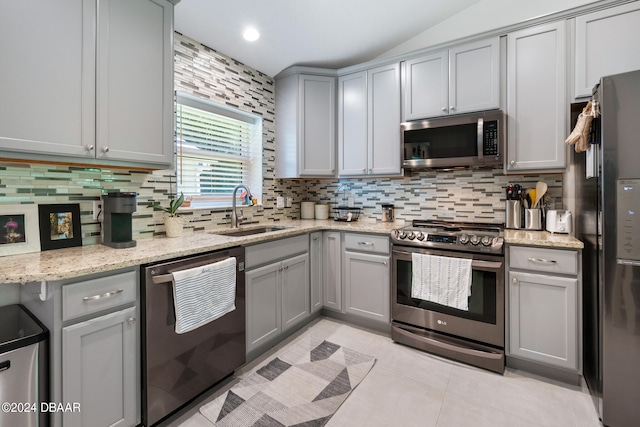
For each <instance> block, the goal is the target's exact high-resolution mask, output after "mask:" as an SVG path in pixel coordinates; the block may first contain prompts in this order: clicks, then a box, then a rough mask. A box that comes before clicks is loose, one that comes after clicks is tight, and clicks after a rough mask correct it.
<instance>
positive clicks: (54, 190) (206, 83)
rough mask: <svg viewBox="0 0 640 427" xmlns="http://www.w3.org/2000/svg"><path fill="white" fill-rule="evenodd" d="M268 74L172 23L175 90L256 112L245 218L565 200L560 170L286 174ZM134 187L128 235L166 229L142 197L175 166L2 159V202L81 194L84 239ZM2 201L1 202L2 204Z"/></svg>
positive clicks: (429, 214) (490, 211) (200, 217)
mask: <svg viewBox="0 0 640 427" xmlns="http://www.w3.org/2000/svg"><path fill="white" fill-rule="evenodd" d="M274 85H275V82H274V79H273V78H271V77H269V76H266V75H265V74H263V73H260V72H259V71H257V70H254V69H252V68H250V67H247V66H245V65H244V64H241V63H239V62H237V61H235V60H233V59H231V58H229V57H227V56H225V55H222V54H220V53H218V52H216V51H214V50H213V49H210V48H208V47H207V46H204V45H202V44H200V43H198V42H196V41H194V40H191V39H189V38H187V37H184V36H182V35H181V34H178V33H176V35H175V87H176V90H180V91H184V92H188V93H191V94H194V95H197V96H201V97H205V98H209V99H212V100H214V101H216V102H220V103H225V104H227V105H232V106H235V107H237V108H240V109H242V110H245V111H249V112H252V113H255V114H259V115H261V116H262V117H263V159H262V161H263V194H262V200H260V202H261V205H260V206H257V207H252V208H248V209H245V210H244V213H245V216H250V217H252V222H262V221H277V220H280V219H288V218H293V219H297V218H300V202H301V201H302V200H312V201H316V202H322V203H328V204H330V205H331V206H343V205H346V204H347V200H348V198H350V197H351V198H353V200H354V202H355V206H356V207H360V208H362V213H361V218H363V220H377V221H379V220H381V215H382V213H381V212H382V211H381V206H382V204H387V203H392V204H394V205H395V216H396V218H397V219H403V220H407V221H410V220H412V219H417V218H437V219H447V220H458V221H482V222H504V220H505V208H504V205H505V190H504V188H505V187H506V185H507V184H508V183H519V184H521V185H523V186H525V187H535V183H536V181H538V180H542V181H544V182H546V183H547V184H548V186H549V194H550V207H551V208H554V207H555V208H561V207H562V175H561V174H552V175H543V176H537V175H536V176H505V175H503V174H502V170H501V169H486V170H468V171H453V172H442V171H437V172H436V171H424V172H414V173H413V174H411V176H407V177H400V178H375V179H373V178H361V179H329V180H325V179H323V180H283V179H276V178H275V177H274V176H275V175H274V168H275V155H276V153H275V148H274V146H275V145H274V139H275V138H276V135H275V126H274V121H275V100H274V91H275V87H274ZM110 190H120V191H131V192H137V193H138V209H137V212H136V213H135V214H134V215H133V238H134V239H140V238H146V237H152V236H154V235H162V234H164V223H163V213H162V212H154V211H152V210H151V209H148V208H147V206H148V205H149V204H150V203H152V202H157V201H159V202H160V203H162V204H163V205H168V201H169V198H170V195H172V194H175V172H174V171H171V170H164V171H154V172H142V171H130V170H124V169H122V170H121V169H110V168H96V167H86V168H85V167H75V166H63V165H45V164H24V163H7V162H0V204H14V203H37V204H50V203H79V204H80V211H81V223H82V234H83V244H84V245H90V244H97V243H99V242H100V223H99V222H98V221H96V220H94V219H93V218H92V215H91V213H92V207H93V201H96V200H100V197H101V194H102V193H103V192H104V191H110ZM278 196H288V197H291V198H292V199H293V204H292V207H290V208H284V209H278V208H276V197H278ZM0 209H1V208H0ZM229 215H230V209H229V208H228V209H192V210H186V211H185V212H184V213H183V216H185V218H186V219H187V220H188V221H189V223H188V225H187V228H188V231H187V232H202V231H206V230H208V229H210V228H212V227H217V226H220V225H228V224H229Z"/></svg>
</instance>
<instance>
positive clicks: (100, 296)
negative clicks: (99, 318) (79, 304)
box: [82, 289, 124, 302]
mask: <svg viewBox="0 0 640 427" xmlns="http://www.w3.org/2000/svg"><path fill="white" fill-rule="evenodd" d="M122 292H124V289H116V290H114V291H109V292H105V293H104V294H98V295H92V296H90V297H84V298H82V301H85V302H87V301H96V300H100V299H106V298H111V297H113V296H116V295H118V294H120V293H122Z"/></svg>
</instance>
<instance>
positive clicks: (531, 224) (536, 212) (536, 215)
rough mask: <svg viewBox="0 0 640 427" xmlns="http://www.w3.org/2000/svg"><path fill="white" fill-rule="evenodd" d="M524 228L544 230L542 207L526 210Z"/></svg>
mask: <svg viewBox="0 0 640 427" xmlns="http://www.w3.org/2000/svg"><path fill="white" fill-rule="evenodd" d="M524 228H525V229H527V230H542V209H525V210H524Z"/></svg>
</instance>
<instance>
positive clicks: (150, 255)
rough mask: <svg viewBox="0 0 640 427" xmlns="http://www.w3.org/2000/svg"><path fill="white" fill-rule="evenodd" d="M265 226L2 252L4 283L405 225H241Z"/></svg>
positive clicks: (563, 240) (544, 235)
mask: <svg viewBox="0 0 640 427" xmlns="http://www.w3.org/2000/svg"><path fill="white" fill-rule="evenodd" d="M264 225H277V226H281V227H287V228H285V229H283V230H277V231H273V232H269V233H263V234H254V235H250V236H243V237H230V236H225V235H221V234H213V233H215V232H218V231H220V232H225V231H229V228H228V227H224V228H219V229H216V230H211V231H209V232H206V233H193V234H185V235H184V236H182V237H176V238H167V237H158V238H152V239H140V240H138V241H137V245H136V246H135V247H133V248H127V249H114V248H110V247H107V246H103V245H90V246H82V247H77V248H68V249H57V250H52V251H44V252H37V253H31V254H22V255H11V256H5V257H2V266H1V267H0V284H2V283H29V282H40V281H43V280H47V281H54V280H64V279H71V278H74V277H79V276H86V275H89V274H94V273H101V272H106V271H111V270H117V269H120V268H126V267H133V266H136V265H141V264H147V263H152V262H158V261H163V260H167V259H171V258H178V257H183V256H187V255H193V254H198V253H202V252H208V251H214V250H219V249H224V248H229V247H232V246H240V245H250V244H256V243H261V242H265V241H268V240H273V239H280V238H284V237H291V236H295V235H299V234H304V233H309V232H312V231H322V230H334V231H352V232H362V233H374V234H385V235H388V234H389V233H390V232H391V230H392V229H394V228H399V227H403V226H404V225H405V224H404V223H403V222H391V223H382V222H373V221H357V222H337V221H333V220H298V221H278V222H277V223H269V224H248V225H246V226H241V227H240V228H242V229H250V228H255V227H260V226H264ZM505 242H506V243H508V244H518V245H535V246H546V247H553V248H577V249H580V248H582V247H583V244H582V242H580V241H579V240H577V239H576V238H574V237H572V236H567V235H558V234H556V235H553V234H551V233H548V232H546V231H526V230H505Z"/></svg>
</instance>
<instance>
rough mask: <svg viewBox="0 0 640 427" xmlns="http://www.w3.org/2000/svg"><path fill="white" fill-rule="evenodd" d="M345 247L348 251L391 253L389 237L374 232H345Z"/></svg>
mask: <svg viewBox="0 0 640 427" xmlns="http://www.w3.org/2000/svg"><path fill="white" fill-rule="evenodd" d="M344 249H345V250H347V251H360V252H373V253H378V254H388V253H389V237H387V236H377V235H373V234H356V233H345V234H344Z"/></svg>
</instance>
